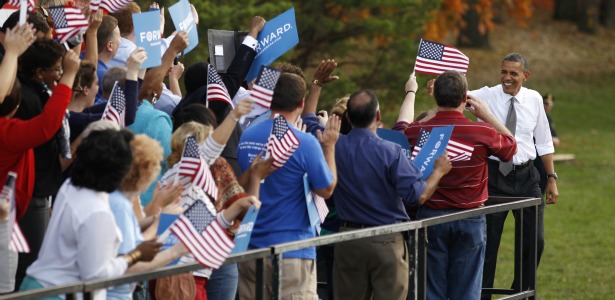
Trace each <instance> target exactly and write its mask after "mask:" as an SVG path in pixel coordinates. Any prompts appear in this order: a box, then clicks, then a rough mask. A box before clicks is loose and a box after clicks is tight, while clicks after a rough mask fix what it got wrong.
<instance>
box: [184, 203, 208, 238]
mask: <svg viewBox="0 0 615 300" xmlns="http://www.w3.org/2000/svg"><path fill="white" fill-rule="evenodd" d="M184 216H185V217H186V218H188V220H190V223H192V226H194V229H196V231H197V232H199V233H200V232H203V230H205V228H207V226H209V224H211V222H213V221H214V220H215V219H216V216H215V215H213V214H212V213H211V212H210V211H209V209H208V208H207V205H205V203H203V201H200V200H199V201H195V202H194V203H193V204H192V205H191V206H190V207H188V209H187V210H186V211H185V212H184Z"/></svg>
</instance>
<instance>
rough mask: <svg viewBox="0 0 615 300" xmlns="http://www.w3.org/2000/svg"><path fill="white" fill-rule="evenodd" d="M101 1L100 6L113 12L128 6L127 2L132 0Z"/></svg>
mask: <svg viewBox="0 0 615 300" xmlns="http://www.w3.org/2000/svg"><path fill="white" fill-rule="evenodd" d="M99 2H100V7H101V8H102V9H104V10H106V11H107V12H108V13H110V14H112V13H114V12H116V11H118V10H120V9H122V7H124V6H126V4H128V3H130V2H132V0H102V1H99Z"/></svg>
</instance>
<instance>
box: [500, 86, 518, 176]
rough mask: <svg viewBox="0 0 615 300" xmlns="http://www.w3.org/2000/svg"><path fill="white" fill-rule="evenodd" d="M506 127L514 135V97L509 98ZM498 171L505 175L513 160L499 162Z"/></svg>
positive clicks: (511, 166)
mask: <svg viewBox="0 0 615 300" xmlns="http://www.w3.org/2000/svg"><path fill="white" fill-rule="evenodd" d="M504 125H505V126H506V128H508V130H509V131H510V133H512V135H513V137H514V136H515V129H516V127H517V112H516V111H515V97H512V98H510V106H509V108H508V115H506V124H504ZM499 170H500V172H501V173H502V174H503V175H504V176H506V175H508V173H510V171H512V170H513V160H512V159H511V160H510V161H508V162H500V167H499Z"/></svg>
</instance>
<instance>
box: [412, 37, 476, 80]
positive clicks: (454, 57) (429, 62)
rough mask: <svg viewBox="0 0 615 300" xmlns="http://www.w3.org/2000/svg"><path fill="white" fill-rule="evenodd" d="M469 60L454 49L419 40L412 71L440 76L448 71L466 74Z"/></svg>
mask: <svg viewBox="0 0 615 300" xmlns="http://www.w3.org/2000/svg"><path fill="white" fill-rule="evenodd" d="M469 65H470V59H469V58H468V57H467V56H466V55H465V54H463V53H462V52H461V51H459V50H458V49H456V48H455V47H451V46H447V45H444V44H440V43H436V42H431V41H426V40H423V39H422V40H421V43H420V44H419V53H418V55H417V57H416V65H415V66H414V70H415V71H416V72H417V73H421V74H429V75H440V74H442V73H444V72H445V71H448V70H454V71H459V72H461V73H463V74H465V73H467V72H468V66H469Z"/></svg>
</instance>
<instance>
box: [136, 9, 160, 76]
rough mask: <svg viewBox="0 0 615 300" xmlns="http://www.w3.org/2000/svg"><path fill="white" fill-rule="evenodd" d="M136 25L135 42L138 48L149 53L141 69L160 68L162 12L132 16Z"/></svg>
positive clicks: (149, 12) (156, 11) (155, 11)
mask: <svg viewBox="0 0 615 300" xmlns="http://www.w3.org/2000/svg"><path fill="white" fill-rule="evenodd" d="M132 22H133V23H134V25H135V42H136V44H137V47H142V48H143V49H145V51H146V52H147V59H146V60H145V61H144V62H143V64H142V65H141V68H152V67H157V66H160V64H161V63H162V55H161V54H160V43H161V41H162V37H161V36H160V11H158V10H154V11H148V12H142V13H140V14H133V15H132Z"/></svg>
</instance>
